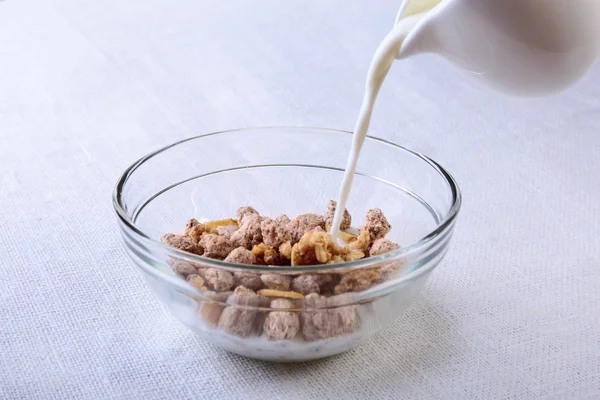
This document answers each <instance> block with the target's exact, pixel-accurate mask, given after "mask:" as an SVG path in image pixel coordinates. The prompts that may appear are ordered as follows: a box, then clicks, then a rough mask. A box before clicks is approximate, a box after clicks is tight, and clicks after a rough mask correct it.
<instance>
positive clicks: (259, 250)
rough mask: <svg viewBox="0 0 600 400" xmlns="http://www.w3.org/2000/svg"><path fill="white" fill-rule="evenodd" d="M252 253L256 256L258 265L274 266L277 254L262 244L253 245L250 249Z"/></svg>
mask: <svg viewBox="0 0 600 400" xmlns="http://www.w3.org/2000/svg"><path fill="white" fill-rule="evenodd" d="M252 253H253V254H254V255H255V256H256V259H257V260H258V263H259V264H264V265H275V261H276V260H277V252H276V251H275V250H274V249H273V248H272V247H270V246H267V245H266V244H264V243H260V244H257V245H255V246H254V247H253V248H252Z"/></svg>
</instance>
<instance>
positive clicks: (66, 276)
mask: <svg viewBox="0 0 600 400" xmlns="http://www.w3.org/2000/svg"><path fill="white" fill-rule="evenodd" d="M369 3H371V4H375V3H377V5H376V6H373V7H369V6H368V4H369ZM398 5H399V1H391V0H390V1H378V2H367V1H360V0H352V1H348V0H328V1H320V2H317V1H312V2H307V1H306V0H304V1H299V0H293V1H276V0H268V1H267V0H263V1H242V0H228V1H192V0H188V1H179V2H173V1H166V0H127V1H123V0H103V1H81V0H80V1H75V0H64V1H41V0H40V1H37V2H35V1H27V0H8V1H0V139H1V142H0V183H1V186H0V187H1V190H0V227H1V234H0V266H1V268H0V270H1V273H2V278H1V279H0V398H3V399H21V398H23V399H42V398H50V399H67V398H77V399H82V398H104V399H107V398H122V399H130V398H156V399H165V398H168V399H183V398H205V399H215V398H242V397H248V398H314V399H319V400H323V399H336V400H337V399H344V398H367V399H375V398H395V399H409V398H411V399H412V398H415V399H417V398H418V399H467V398H481V399H508V398H511V399H534V398H543V399H566V398H570V399H586V398H590V399H591V398H596V399H598V398H600V339H599V338H600V246H599V242H600V184H599V182H600V178H599V176H600V133H599V132H598V130H599V129H600V68H596V69H595V70H593V71H592V72H591V74H590V75H589V76H587V77H586V78H584V79H583V80H582V81H581V82H580V83H579V84H577V85H576V86H575V87H574V88H572V89H571V90H569V91H568V92H566V93H563V94H561V95H558V96H555V97H552V98H547V99H541V100H516V99H509V98H505V97H499V96H497V95H494V94H491V93H488V92H485V91H483V90H480V89H478V88H475V87H474V86H472V85H471V84H470V83H469V82H467V81H466V80H464V79H463V78H462V76H461V75H460V74H458V73H457V72H455V71H453V70H452V69H451V68H450V67H449V66H448V64H446V63H445V62H444V61H442V60H440V59H438V58H435V57H420V58H416V59H414V60H409V61H406V62H401V63H396V65H395V66H394V67H393V69H392V73H391V76H390V78H389V80H388V81H387V82H386V84H385V86H384V88H383V90H382V93H381V97H380V99H379V101H378V104H377V107H376V111H375V114H374V120H373V123H372V134H374V135H376V136H381V137H384V138H386V139H390V140H394V141H397V142H399V143H402V144H404V145H407V146H409V147H411V148H413V149H416V150H418V151H421V152H424V153H425V154H427V155H429V156H431V157H433V158H434V159H436V160H437V161H439V162H440V163H442V164H443V165H445V166H446V167H447V168H448V169H449V170H450V171H451V172H452V173H453V174H454V175H455V177H456V178H457V179H458V181H459V183H460V184H461V187H462V190H463V192H464V206H463V209H462V213H461V215H460V217H459V223H458V226H457V228H456V234H455V237H454V241H453V244H452V249H451V251H450V252H449V254H448V256H447V258H446V260H445V261H444V263H443V264H442V265H441V266H440V267H439V269H438V270H437V271H436V272H435V273H434V276H433V278H432V280H431V282H430V283H429V284H428V286H427V288H426V290H425V291H424V293H423V294H422V296H421V297H420V298H419V300H418V301H417V302H416V303H415V304H414V306H413V307H412V308H411V309H410V310H409V311H408V312H407V313H406V314H405V315H404V316H403V317H401V318H400V319H399V320H397V321H396V322H395V323H394V324H393V325H392V327H391V328H390V329H388V330H386V331H384V332H382V333H380V334H379V335H378V336H377V337H376V338H375V339H374V340H372V341H371V342H370V343H368V344H366V345H363V346H362V347H359V348H357V349H356V350H353V351H349V352H348V353H346V354H344V355H341V356H339V357H334V358H331V359H327V360H323V361H318V362H314V363H309V364H304V365H301V364H298V365H278V364H268V363H262V362H256V361H252V360H248V359H244V358H241V357H238V356H235V355H231V354H227V353H225V352H223V351H221V350H218V349H215V348H213V347H212V346H210V345H208V344H207V343H205V342H203V341H202V340H200V339H198V338H196V337H195V336H194V335H193V334H192V333H191V332H190V331H188V330H187V329H186V328H184V327H183V326H181V325H180V324H179V323H178V322H177V321H176V320H174V318H172V317H171V316H169V315H167V314H166V313H165V311H163V309H162V307H161V305H160V304H159V303H158V301H157V300H156V299H155V298H154V297H153V295H152V294H151V293H150V291H149V290H148V288H147V287H146V285H145V284H144V283H143V282H142V281H141V280H140V275H139V273H138V272H137V271H136V269H135V268H134V267H133V265H132V264H131V263H130V261H129V260H128V258H127V257H126V255H125V252H124V250H123V249H122V245H121V242H120V238H119V235H118V232H117V228H116V222H115V218H114V215H113V210H112V206H111V201H110V195H111V190H112V188H113V185H114V184H115V182H116V179H117V177H118V175H119V174H120V172H121V171H122V170H123V169H124V168H125V167H127V166H128V165H129V164H130V163H131V162H133V161H134V160H135V159H137V158H138V157H140V156H142V155H144V154H146V153H148V152H150V151H151V150H154V149H156V148H158V147H160V146H163V145H166V144H168V143H170V142H173V141H175V140H179V139H181V138H184V137H187V136H191V135H195V134H199V133H203V132H210V131H215V130H222V129H227V128H235V127H243V126H256V125H309V126H325V127H335V128H343V129H351V128H352V126H353V124H354V118H355V116H356V113H357V110H358V108H359V105H360V101H361V96H362V89H363V85H364V82H363V79H364V77H365V73H366V70H367V68H368V64H369V62H370V56H371V54H372V53H373V51H374V49H375V48H376V46H377V43H378V41H379V40H380V39H381V38H382V37H383V36H384V35H385V33H386V31H387V29H388V28H390V26H391V25H392V22H393V19H394V16H395V12H396V7H397V6H398Z"/></svg>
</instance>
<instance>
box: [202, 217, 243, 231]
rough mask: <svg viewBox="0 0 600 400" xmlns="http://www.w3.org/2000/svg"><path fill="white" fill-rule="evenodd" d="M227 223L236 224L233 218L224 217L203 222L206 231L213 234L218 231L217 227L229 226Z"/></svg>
mask: <svg viewBox="0 0 600 400" xmlns="http://www.w3.org/2000/svg"><path fill="white" fill-rule="evenodd" d="M229 225H236V226H237V222H235V220H233V219H231V218H226V219H219V220H215V221H207V222H205V223H204V227H205V229H206V232H208V233H213V234H217V233H218V231H217V229H218V228H219V227H220V226H229Z"/></svg>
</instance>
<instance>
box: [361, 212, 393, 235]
mask: <svg viewBox="0 0 600 400" xmlns="http://www.w3.org/2000/svg"><path fill="white" fill-rule="evenodd" d="M391 229H392V226H391V225H390V223H389V222H388V220H387V219H386V218H385V215H383V211H381V210H380V209H379V208H373V209H371V210H369V211H368V212H367V217H366V218H365V224H364V225H363V226H362V227H361V228H360V229H359V233H360V232H363V231H364V232H367V233H368V234H369V237H370V239H371V243H373V242H374V241H376V240H377V239H381V238H382V237H385V235H387V234H388V232H389V231H390V230H391Z"/></svg>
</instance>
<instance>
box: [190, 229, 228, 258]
mask: <svg viewBox="0 0 600 400" xmlns="http://www.w3.org/2000/svg"><path fill="white" fill-rule="evenodd" d="M198 246H200V247H202V248H203V249H204V257H209V258H218V259H221V260H222V259H224V258H225V257H227V256H228V255H229V253H231V251H232V250H233V249H234V248H235V246H234V245H233V244H232V243H231V242H230V241H229V240H227V239H225V238H224V237H222V236H219V235H215V234H213V233H205V234H204V235H202V239H200V241H199V242H198Z"/></svg>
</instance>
